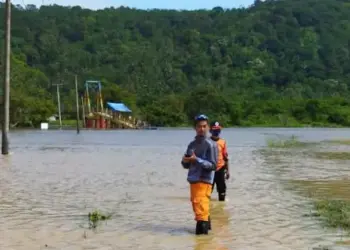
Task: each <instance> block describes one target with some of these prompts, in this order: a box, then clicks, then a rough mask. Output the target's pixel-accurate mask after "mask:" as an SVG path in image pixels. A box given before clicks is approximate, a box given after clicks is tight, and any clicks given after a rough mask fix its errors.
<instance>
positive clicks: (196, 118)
mask: <svg viewBox="0 0 350 250" xmlns="http://www.w3.org/2000/svg"><path fill="white" fill-rule="evenodd" d="M194 120H195V121H208V120H209V118H208V116H206V115H204V114H200V115H197V116H196V117H195V118H194Z"/></svg>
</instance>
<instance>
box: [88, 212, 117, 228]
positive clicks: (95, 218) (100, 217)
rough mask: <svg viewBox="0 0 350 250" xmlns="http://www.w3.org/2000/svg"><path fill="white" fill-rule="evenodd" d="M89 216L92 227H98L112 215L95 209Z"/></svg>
mask: <svg viewBox="0 0 350 250" xmlns="http://www.w3.org/2000/svg"><path fill="white" fill-rule="evenodd" d="M88 216H89V226H90V228H96V227H97V225H98V223H99V222H101V221H105V220H109V219H110V218H111V217H112V216H111V215H105V214H102V213H101V212H100V211H98V210H95V211H93V212H92V213H89V215H88Z"/></svg>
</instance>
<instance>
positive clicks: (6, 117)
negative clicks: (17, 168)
mask: <svg viewBox="0 0 350 250" xmlns="http://www.w3.org/2000/svg"><path fill="white" fill-rule="evenodd" d="M5 11H6V13H5V68H4V72H5V78H4V87H3V92H4V93H3V95H4V96H3V106H4V112H3V119H2V120H3V123H2V139H1V142H2V143H1V153H2V154H3V155H8V154H9V139H8V132H9V127H10V66H11V65H10V63H11V61H10V56H11V0H6V5H5Z"/></svg>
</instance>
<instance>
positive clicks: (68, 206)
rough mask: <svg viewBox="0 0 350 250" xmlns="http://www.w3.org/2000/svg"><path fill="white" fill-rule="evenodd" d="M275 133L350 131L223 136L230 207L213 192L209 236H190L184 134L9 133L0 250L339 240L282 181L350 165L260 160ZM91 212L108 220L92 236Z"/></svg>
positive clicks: (203, 249) (165, 249)
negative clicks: (228, 169) (183, 163)
mask: <svg viewBox="0 0 350 250" xmlns="http://www.w3.org/2000/svg"><path fill="white" fill-rule="evenodd" d="M276 134H277V135H279V136H288V135H297V136H300V138H301V139H303V140H313V141H319V140H324V139H339V138H344V137H345V138H350V130H349V129H276V128H274V129H268V128H267V129H258V128H256V129H225V130H224V133H223V136H224V137H225V138H226V139H227V141H228V146H229V154H230V156H231V176H232V178H231V180H229V182H228V199H229V200H228V201H227V202H225V203H224V204H223V203H219V202H218V201H216V192H214V194H213V197H214V201H213V202H212V220H213V222H212V224H213V231H212V232H211V233H210V235H209V236H204V237H196V236H194V235H193V233H194V226H195V222H194V220H193V214H192V210H191V205H190V202H189V188H188V183H187V182H186V171H185V170H183V169H182V168H181V165H180V160H181V156H182V154H183V153H184V150H185V147H186V145H187V143H188V141H189V140H190V139H191V138H192V137H193V131H192V130H158V131H151V130H150V131H101V132H97V131H82V133H81V134H80V135H76V134H75V133H74V131H19V132H14V133H12V134H11V137H10V139H11V151H12V154H11V156H10V157H6V158H3V157H2V158H0V225H1V227H0V249H4V250H5V249H6V250H22V249H23V250H34V249H35V250H37V249H65V250H68V249H69V250H73V249H74V250H75V249H101V250H103V249H106V250H107V249H154V250H158V249H159V250H170V249H176V250H182V249H191V250H192V249H193V250H213V249H217V250H219V249H220V250H226V249H242V250H249V249H276V250H277V249H313V248H314V247H317V246H320V245H322V246H325V245H326V246H328V245H335V242H336V241H339V240H340V239H343V240H344V239H345V238H344V237H345V236H344V235H343V234H342V233H339V232H337V231H334V230H329V229H324V228H323V227H322V225H321V224H320V223H319V222H318V221H317V220H316V219H315V218H311V217H305V216H304V215H305V213H308V211H310V209H311V205H310V201H309V200H308V199H307V198H306V197H303V196H301V195H299V194H298V193H297V192H293V190H290V189H288V188H285V186H286V185H285V183H286V182H287V181H290V180H308V179H327V178H332V179H342V178H348V177H349V175H350V171H349V169H350V167H349V166H350V165H349V162H347V163H346V162H337V163H334V162H333V161H326V160H317V159H312V158H304V157H300V156H297V155H295V156H293V155H292V156H290V155H289V156H288V155H287V156H286V157H283V158H282V159H281V158H280V159H274V158H273V157H266V156H264V155H263V154H262V153H261V152H260V151H259V150H260V149H261V148H263V147H264V146H265V144H266V143H265V140H266V138H268V137H273V136H276ZM93 209H100V210H101V211H102V212H104V213H108V214H109V213H110V214H112V219H111V220H109V221H107V222H106V223H102V224H101V225H100V226H99V227H98V228H97V230H96V231H92V230H89V229H88V220H87V214H88V213H89V212H91V211H92V210H93ZM337 249H338V248H337ZM339 249H343V248H339ZM344 249H347V248H344Z"/></svg>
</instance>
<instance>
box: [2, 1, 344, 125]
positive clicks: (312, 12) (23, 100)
mask: <svg viewBox="0 0 350 250" xmlns="http://www.w3.org/2000/svg"><path fill="white" fill-rule="evenodd" d="M3 7H4V6H3V5H2V6H1V12H0V19H1V20H3V18H4V17H3V15H4V11H3ZM12 20H13V21H12V50H13V55H12V58H13V59H12V61H13V70H12V76H11V77H12V87H11V90H12V92H11V107H12V109H11V119H12V122H13V123H15V122H19V123H26V122H38V121H40V120H42V119H45V117H47V116H48V115H49V114H53V113H54V112H55V95H53V93H54V88H53V87H52V84H53V83H55V82H57V81H64V82H65V83H66V84H65V85H64V86H63V87H62V97H61V99H62V102H63V106H64V108H63V111H64V114H65V115H67V116H69V115H71V114H73V113H74V108H75V100H74V98H75V96H74V83H73V81H74V74H77V75H78V76H79V79H80V80H81V85H80V88H81V89H82V90H83V85H82V81H84V80H88V79H94V80H100V81H102V83H103V91H104V98H105V100H106V101H122V102H125V103H126V104H127V105H129V106H130V107H131V108H132V110H133V111H134V113H135V114H136V115H137V116H139V117H140V118H142V119H144V120H146V121H148V122H149V123H151V124H153V125H159V126H179V125H185V124H188V123H189V122H190V121H191V119H192V118H193V116H194V115H195V114H197V113H199V112H203V113H206V114H208V115H209V116H210V118H212V119H219V120H220V121H221V122H222V123H223V124H224V125H226V126H231V125H240V126H253V125H261V126H299V125H334V126H338V125H339V126H349V125H350V101H349V97H350V91H349V86H350V82H349V76H350V51H349V49H350V3H349V2H348V1H346V0H279V1H276V0H266V1H260V0H256V1H255V3H254V4H253V5H252V6H250V7H249V8H239V9H223V8H221V7H216V8H213V9H212V10H195V11H176V10H160V9H153V10H140V9H131V8H126V7H120V8H106V9H104V10H98V11H92V10H89V9H83V8H81V7H77V6H75V7H62V6H58V5H52V6H41V7H40V8H37V7H36V6H34V5H27V6H26V7H21V6H14V8H13V13H12ZM3 30H4V26H3V24H2V23H0V33H1V35H3V33H4V31H3ZM0 45H1V46H2V47H3V41H1V42H0ZM2 52H3V50H2ZM0 73H1V74H3V71H1V72H0Z"/></svg>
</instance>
